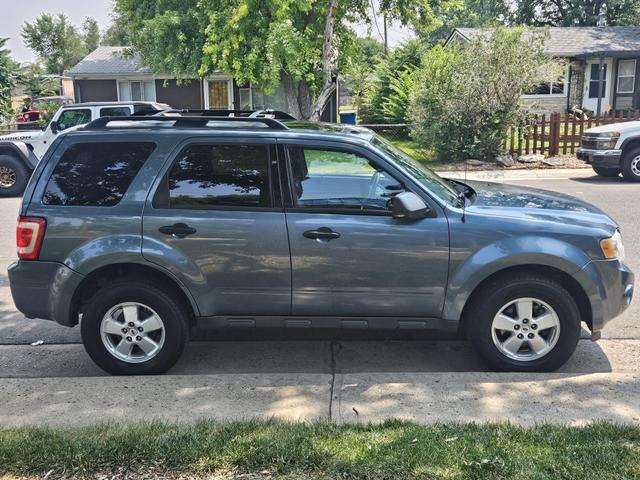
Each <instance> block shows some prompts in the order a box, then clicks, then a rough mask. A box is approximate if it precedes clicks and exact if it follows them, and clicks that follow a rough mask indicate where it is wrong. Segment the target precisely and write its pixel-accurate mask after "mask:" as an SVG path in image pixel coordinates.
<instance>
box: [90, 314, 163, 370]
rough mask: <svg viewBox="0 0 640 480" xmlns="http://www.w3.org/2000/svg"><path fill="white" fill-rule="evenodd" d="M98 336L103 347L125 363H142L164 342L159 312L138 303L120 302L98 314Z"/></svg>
mask: <svg viewBox="0 0 640 480" xmlns="http://www.w3.org/2000/svg"><path fill="white" fill-rule="evenodd" d="M100 337H101V339H102V343H103V344H104V346H105V347H106V349H107V351H109V353H111V355H113V356H114V357H116V358H117V359H119V360H122V361H124V362H127V363H143V362H146V361H148V360H151V359H152V358H153V357H155V356H156V355H157V354H158V353H159V352H160V350H161V349H162V345H163V344H164V339H165V327H164V322H163V321H162V319H161V318H160V316H159V315H158V314H157V313H156V312H154V311H153V310H152V309H151V308H149V307H148V306H146V305H143V304H141V303H136V302H126V303H120V304H118V305H116V306H115V307H113V308H111V309H110V310H109V311H108V312H107V313H106V314H105V315H104V317H103V318H102V322H101V324H100Z"/></svg>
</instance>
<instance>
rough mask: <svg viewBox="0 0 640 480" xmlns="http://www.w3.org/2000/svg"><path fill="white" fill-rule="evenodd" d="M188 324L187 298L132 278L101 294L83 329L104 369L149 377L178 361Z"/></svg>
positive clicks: (94, 299) (88, 348) (92, 354)
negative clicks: (185, 305)
mask: <svg viewBox="0 0 640 480" xmlns="http://www.w3.org/2000/svg"><path fill="white" fill-rule="evenodd" d="M187 325H188V317H187V312H186V309H185V307H184V306H183V302H180V301H179V299H176V298H174V296H173V295H172V294H171V293H170V292H169V291H165V290H164V289H162V288H160V287H158V286H155V285H153V284H149V283H148V282H146V283H145V282H143V281H141V280H137V279H132V280H120V281H118V282H115V283H112V284H109V285H107V286H105V287H103V288H101V289H100V290H99V291H98V292H96V294H95V295H94V296H93V297H92V298H91V300H89V302H88V305H87V306H86V309H85V313H84V314H83V316H82V322H81V325H80V327H81V333H82V342H83V343H84V347H85V349H86V351H87V353H88V354H89V356H90V357H91V358H92V359H93V361H94V362H96V364H98V366H99V367H100V368H102V369H103V370H105V371H107V372H109V373H111V374H115V375H148V374H159V373H164V372H166V371H167V370H168V369H169V368H171V367H172V366H173V365H174V364H175V363H176V362H177V360H178V358H180V355H181V354H182V350H183V349H184V344H185V342H186V339H187V332H188V326H187Z"/></svg>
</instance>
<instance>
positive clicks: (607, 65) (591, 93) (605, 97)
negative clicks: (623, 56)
mask: <svg viewBox="0 0 640 480" xmlns="http://www.w3.org/2000/svg"><path fill="white" fill-rule="evenodd" d="M602 68H603V70H602V79H603V82H602V85H601V84H600V81H599V79H600V60H590V61H588V62H587V69H586V71H585V77H586V78H585V82H584V84H585V85H584V99H583V101H582V106H583V107H584V108H585V109H587V110H591V111H593V112H595V111H596V110H597V108H598V94H599V93H598V92H599V91H600V92H601V93H600V95H601V96H602V99H601V101H600V112H599V113H603V112H605V111H606V110H605V107H606V106H607V105H609V106H611V97H610V93H609V92H610V90H611V70H612V68H611V60H605V61H604V62H603V64H602ZM599 87H601V89H600V90H599Z"/></svg>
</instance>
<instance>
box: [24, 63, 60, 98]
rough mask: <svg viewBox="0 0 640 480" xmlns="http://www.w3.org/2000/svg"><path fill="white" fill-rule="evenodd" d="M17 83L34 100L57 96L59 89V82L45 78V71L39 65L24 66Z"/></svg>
mask: <svg viewBox="0 0 640 480" xmlns="http://www.w3.org/2000/svg"><path fill="white" fill-rule="evenodd" d="M17 83H18V85H20V86H21V87H22V88H23V89H24V93H25V95H27V96H28V97H29V98H31V99H32V100H33V99H35V98H38V97H48V96H52V95H56V89H57V87H58V80H56V79H55V78H51V77H47V76H45V72H44V69H43V68H42V66H41V65H39V64H37V63H30V64H26V65H23V66H22V68H21V69H20V72H19V74H18V78H17Z"/></svg>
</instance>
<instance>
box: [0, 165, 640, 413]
mask: <svg viewBox="0 0 640 480" xmlns="http://www.w3.org/2000/svg"><path fill="white" fill-rule="evenodd" d="M568 173H569V178H568V179H567V178H553V175H549V177H551V178H547V177H541V178H506V179H505V178H498V179H495V180H497V181H508V182H509V183H514V184H519V185H527V186H531V187H536V188H546V189H550V190H556V191H560V192H564V193H568V194H570V195H575V196H578V197H580V198H583V199H585V200H587V201H589V202H592V203H594V204H596V205H598V206H599V207H601V208H602V209H603V210H604V211H606V212H607V213H608V214H610V215H611V216H612V217H613V218H614V219H616V220H617V221H618V222H619V223H620V225H621V229H622V233H623V237H624V239H625V246H626V251H627V259H626V262H627V263H628V264H629V266H630V267H631V268H632V269H633V270H634V271H636V272H640V244H639V243H638V242H635V241H634V239H636V238H640V212H639V210H638V209H637V207H636V206H635V202H634V199H635V198H638V197H639V196H640V190H639V189H640V185H635V184H629V183H626V182H623V181H622V180H621V179H620V180H601V179H599V178H597V177H592V176H589V173H588V172H586V171H574V172H568ZM18 206H19V200H17V199H0V222H1V223H0V224H2V225H5V227H4V228H3V229H1V230H0V263H1V264H3V265H8V264H9V263H10V262H11V261H13V258H14V238H13V237H14V225H15V218H16V215H17V211H18ZM639 314H640V303H639V302H638V301H636V302H635V303H634V304H633V305H632V306H631V307H630V308H629V309H628V310H627V311H626V312H625V313H624V314H623V315H622V316H621V317H619V318H618V319H616V320H615V321H613V322H611V323H610V324H609V325H607V327H606V328H605V330H604V332H603V339H602V340H601V341H599V342H597V343H593V342H591V341H590V340H588V339H587V338H586V337H587V332H586V331H585V332H584V337H585V338H584V339H583V340H581V341H580V343H579V346H578V351H577V352H576V354H575V355H574V357H573V358H572V359H571V360H570V362H569V363H568V364H567V365H565V366H564V367H563V368H562V369H561V371H559V372H556V373H553V374H499V373H492V372H488V371H486V369H485V367H484V366H483V365H482V364H481V363H480V362H479V360H478V359H477V357H476V356H475V354H474V352H473V351H472V350H471V348H470V346H469V345H468V344H467V343H466V342H460V341H437V340H434V339H433V338H429V337H424V336H422V337H420V336H419V337H416V336H415V334H411V336H410V337H409V336H407V334H403V335H400V334H389V333H375V332H367V333H366V334H365V336H366V338H365V339H364V340H363V339H361V337H362V335H363V334H362V333H353V332H303V333H297V334H293V333H291V332H279V331H266V332H260V331H250V332H242V331H241V332H238V331H235V332H216V331H198V332H194V337H195V338H194V339H195V341H194V342H192V343H191V344H189V345H188V346H187V348H186V351H185V354H184V356H183V358H182V359H181V361H180V362H179V363H178V364H177V365H176V366H175V367H174V368H173V369H172V371H171V372H170V373H169V374H167V375H164V376H162V377H146V378H140V377H128V378H115V377H106V376H104V374H103V373H102V372H101V371H100V370H99V369H97V367H95V366H94V365H93V363H92V362H91V360H90V359H89V358H88V357H87V355H86V354H85V352H84V350H83V348H82V346H81V345H80V344H79V332H78V328H74V329H66V328H63V327H59V326H57V325H55V324H53V323H51V322H46V321H40V320H28V319H25V318H24V317H23V316H22V315H21V314H19V313H18V312H16V311H15V308H14V306H13V303H12V301H11V296H10V294H9V288H8V282H7V277H6V271H5V270H4V269H3V271H2V273H0V403H1V404H2V405H3V408H2V409H0V423H4V424H33V423H48V424H52V425H79V424H90V423H94V422H96V421H98V420H112V421H125V420H130V419H132V418H135V419H142V418H166V419H173V420H192V419H194V418H198V417H215V418H223V419H228V418H244V417H251V416H256V415H257V416H263V417H278V418H285V419H293V420H297V419H304V420H312V419H317V418H331V419H333V420H336V421H378V420H383V419H385V418H389V417H399V418H405V419H410V420H415V421H421V422H431V421H447V420H450V421H466V420H473V421H485V420H510V421H514V422H518V423H523V424H532V423H539V422H544V421H548V422H568V423H584V422H588V421H591V420H594V419H608V420H614V421H623V422H640V325H639V322H638V319H639ZM294 335H295V336H294ZM40 340H42V341H43V342H44V344H43V345H39V346H32V345H31V343H33V342H37V341H40Z"/></svg>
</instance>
